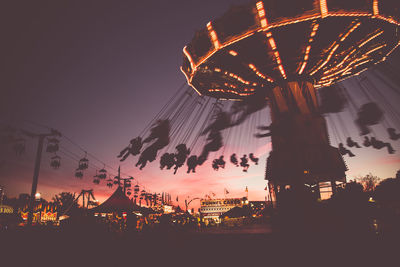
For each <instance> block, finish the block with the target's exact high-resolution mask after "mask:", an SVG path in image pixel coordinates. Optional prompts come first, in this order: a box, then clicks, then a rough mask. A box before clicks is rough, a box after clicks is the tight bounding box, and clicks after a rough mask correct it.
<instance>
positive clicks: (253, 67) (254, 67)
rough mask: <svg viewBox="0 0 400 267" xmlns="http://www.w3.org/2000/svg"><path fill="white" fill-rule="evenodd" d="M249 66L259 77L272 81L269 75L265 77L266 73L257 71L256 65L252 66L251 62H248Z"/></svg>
mask: <svg viewBox="0 0 400 267" xmlns="http://www.w3.org/2000/svg"><path fill="white" fill-rule="evenodd" d="M249 68H250V69H252V70H253V71H254V72H255V73H256V74H257V76H258V77H260V78H262V79H264V80H267V81H269V82H270V83H273V82H274V80H273V79H271V78H270V77H267V76H266V75H264V74H262V73H261V72H259V71H258V69H257V68H256V66H254V65H253V64H249Z"/></svg>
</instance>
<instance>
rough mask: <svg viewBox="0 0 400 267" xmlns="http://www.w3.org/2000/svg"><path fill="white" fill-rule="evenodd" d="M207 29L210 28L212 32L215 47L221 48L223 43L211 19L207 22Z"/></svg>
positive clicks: (210, 32) (209, 31)
mask: <svg viewBox="0 0 400 267" xmlns="http://www.w3.org/2000/svg"><path fill="white" fill-rule="evenodd" d="M207 30H208V33H209V34H210V37H211V41H212V42H213V44H214V48H215V49H219V48H220V47H221V44H220V43H219V41H218V36H217V33H216V32H215V31H214V29H213V27H212V25H211V21H210V22H209V23H207Z"/></svg>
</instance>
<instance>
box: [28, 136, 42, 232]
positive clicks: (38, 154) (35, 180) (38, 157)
mask: <svg viewBox="0 0 400 267" xmlns="http://www.w3.org/2000/svg"><path fill="white" fill-rule="evenodd" d="M44 138H45V136H44V135H39V142H38V148H37V152H36V160H35V170H34V173H33V182H32V190H31V199H30V201H29V213H28V226H32V220H33V207H34V205H35V195H36V189H37V184H38V179H39V170H40V161H41V158H42V150H43V141H44Z"/></svg>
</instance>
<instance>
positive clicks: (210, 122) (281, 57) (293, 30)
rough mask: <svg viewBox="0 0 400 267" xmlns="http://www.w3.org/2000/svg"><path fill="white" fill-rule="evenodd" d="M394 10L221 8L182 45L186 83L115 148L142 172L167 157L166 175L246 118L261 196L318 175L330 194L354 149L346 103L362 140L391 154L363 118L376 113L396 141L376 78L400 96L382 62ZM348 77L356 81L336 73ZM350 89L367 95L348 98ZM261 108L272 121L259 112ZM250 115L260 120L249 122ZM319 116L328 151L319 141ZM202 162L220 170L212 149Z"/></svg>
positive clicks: (269, 2) (393, 44)
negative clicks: (264, 154) (266, 143)
mask: <svg viewBox="0 0 400 267" xmlns="http://www.w3.org/2000/svg"><path fill="white" fill-rule="evenodd" d="M399 13H400V12H399V7H398V5H396V3H395V2H394V1H384V0H373V1H369V0H356V1H341V0H300V1H289V0H280V1H278V0H265V1H258V2H253V3H250V4H247V5H243V6H234V7H232V8H231V9H230V10H229V11H228V12H227V13H225V14H224V15H223V16H222V17H220V18H219V19H216V20H214V21H212V22H209V23H208V24H207V25H206V28H204V29H202V30H199V31H197V32H196V34H195V36H194V38H193V39H192V41H191V42H190V43H189V44H188V45H187V46H185V47H184V49H183V54H184V60H183V64H182V67H181V70H182V72H183V74H184V75H185V77H186V79H187V82H188V84H189V86H190V87H191V89H193V90H192V91H187V90H182V89H181V90H182V92H180V93H177V94H176V95H175V96H174V97H173V98H172V99H171V100H170V101H169V102H168V103H167V104H166V106H164V107H163V109H162V110H161V111H160V112H159V114H157V116H156V117H155V118H154V119H153V120H152V122H151V123H150V124H149V126H147V127H146V128H145V129H144V130H143V131H142V133H141V134H140V135H139V136H138V137H136V138H135V139H132V140H131V142H130V144H129V145H128V146H127V147H126V148H125V149H124V150H122V151H121V154H120V155H118V157H119V158H121V161H124V160H126V159H127V158H128V156H129V155H132V156H135V155H138V156H139V159H138V161H137V163H136V166H139V168H140V169H143V168H144V167H145V166H146V165H147V163H148V162H153V161H155V159H156V157H157V156H158V155H161V156H160V164H161V166H160V168H161V169H164V168H165V169H167V170H169V169H171V168H173V167H174V166H175V167H174V170H175V173H176V171H177V170H178V169H179V168H181V167H182V166H183V163H184V162H185V160H186V164H187V165H188V170H187V173H190V172H195V169H196V166H200V165H203V164H204V163H205V162H206V161H207V160H208V159H209V157H210V153H212V152H218V151H220V149H221V148H222V147H224V142H223V140H224V141H225V144H226V142H227V141H228V140H230V139H232V136H234V135H237V134H240V132H241V131H243V129H240V128H239V127H237V126H239V125H241V126H243V125H244V124H246V123H247V126H251V127H247V128H245V129H244V135H246V136H253V133H254V130H255V129H256V128H257V126H258V128H257V129H258V130H259V131H262V132H259V133H256V134H255V137H259V138H261V137H271V141H272V151H271V152H270V155H269V157H268V160H267V170H266V179H267V180H268V183H269V188H270V191H271V195H274V196H275V195H276V194H277V193H278V192H279V190H281V189H282V188H285V187H286V186H287V185H289V186H293V187H296V186H298V185H301V184H303V185H304V184H305V183H307V184H317V185H318V183H319V182H328V181H329V182H331V184H332V191H333V192H334V191H335V185H336V181H339V182H344V181H345V176H346V175H345V171H346V170H347V167H346V164H345V163H344V161H343V159H342V156H343V155H349V156H355V154H354V153H353V152H352V151H350V150H349V149H347V148H346V147H345V144H346V145H347V146H348V147H349V148H352V149H353V148H354V149H356V148H361V146H360V144H361V142H356V141H354V140H353V139H352V137H351V136H350V132H349V131H348V130H347V127H348V126H346V124H345V123H344V122H343V120H342V119H341V116H340V114H339V113H340V112H342V111H343V109H344V108H345V107H346V108H347V109H348V111H349V112H350V113H351V114H352V116H353V118H354V121H355V124H356V125H357V127H358V128H359V131H360V135H361V136H363V137H364V140H365V141H364V142H363V143H362V144H363V145H364V146H365V147H370V146H371V147H372V148H374V149H382V148H387V151H388V153H389V154H392V153H394V152H395V151H394V149H393V147H392V146H391V144H390V143H389V142H384V141H381V140H379V139H378V138H377V136H376V135H375V133H374V131H373V130H372V128H371V126H372V125H376V124H378V123H380V122H381V121H382V120H383V124H385V125H386V126H387V132H388V135H389V138H390V140H392V141H396V140H398V139H399V138H400V134H399V133H397V132H396V128H394V127H395V126H397V127H398V126H400V120H399V113H398V111H397V110H396V108H395V107H393V105H391V104H390V101H388V100H387V99H385V96H384V94H383V93H382V92H381V88H380V87H381V86H380V85H379V86H378V85H376V83H379V84H381V83H383V84H385V85H386V86H385V87H387V88H389V89H390V90H393V91H394V92H396V93H397V94H399V93H400V92H399V85H400V80H399V78H398V76H396V72H395V70H394V68H393V66H390V63H389V64H387V63H386V62H385V61H386V59H387V58H388V56H389V55H391V54H392V53H393V51H395V49H396V48H397V47H398V46H399V45H400V35H399V26H400V23H399V18H400V15H399ZM378 64H379V65H378ZM367 69H370V71H369V72H368V75H365V73H363V74H362V72H363V71H365V70H367ZM360 74H361V75H360ZM358 75H360V76H358ZM355 76H358V77H359V78H358V79H355V78H353V79H352V81H353V83H354V81H355V82H356V85H354V84H351V85H350V84H349V82H347V81H345V80H346V79H348V78H351V77H355ZM360 77H361V78H360ZM354 87H358V89H359V90H360V91H361V93H363V94H365V95H366V96H367V97H368V102H367V103H364V104H362V105H358V106H357V105H356V104H355V99H358V97H354V96H351V94H352V93H350V92H351V91H353V90H355V89H354ZM378 87H379V88H378ZM317 91H318V92H317ZM193 92H196V93H197V94H195V95H194V93H193ZM397 97H398V95H397ZM223 100H233V101H223ZM378 102H379V103H380V105H378ZM382 103H383V105H382ZM382 106H383V107H384V108H382ZM265 110H268V111H269V112H270V114H271V123H268V124H266V123H267V120H268V119H266V118H265V117H266V116H264V117H261V116H260V115H259V114H262V112H263V111H264V112H265V113H266V111H265ZM256 114H258V115H259V117H258V119H261V120H252V118H254V117H256ZM386 115H387V116H386ZM326 119H328V121H329V122H330V125H329V126H330V128H331V132H333V136H334V137H335V138H336V139H337V142H336V143H337V145H338V147H339V148H335V147H333V146H331V145H330V138H329V135H328V128H327V124H326ZM335 120H337V121H338V122H336V123H338V125H340V128H341V130H342V131H339V130H338V129H337V126H338V125H335V124H336V123H334V121H335ZM389 120H390V121H391V123H392V124H390V123H389ZM250 121H251V123H249V122H250ZM331 124H332V125H331ZM338 127H339V126H338ZM233 130H234V131H235V133H234V134H232V131H233ZM264 131H267V132H264ZM341 133H344V134H345V135H346V136H347V137H346V136H345V137H344V139H342V138H341V137H340V134H341ZM170 139H171V140H170ZM142 140H143V141H142ZM240 141H241V140H238V143H239V144H240ZM151 142H153V143H151ZM241 145H245V144H243V143H242V144H241ZM199 147H201V148H202V149H201V150H200V151H199ZM174 150H175V151H174ZM223 150H225V147H224V148H223ZM224 152H225V151H224ZM214 154H215V153H214ZM239 155H240V154H239ZM249 159H250V160H251V162H252V163H254V164H257V163H258V158H256V157H255V155H254V153H252V154H249V157H247V156H246V155H243V156H242V157H241V158H240V162H239V159H238V155H237V154H236V153H233V154H231V156H230V162H231V163H232V164H233V165H234V166H241V167H243V171H247V169H248V167H249V164H248V162H249ZM288 162H290V168H288V166H287V163H288ZM211 166H212V167H213V169H214V170H218V169H219V168H224V167H225V160H224V158H223V155H222V156H220V157H216V158H214V160H213V161H212V163H211Z"/></svg>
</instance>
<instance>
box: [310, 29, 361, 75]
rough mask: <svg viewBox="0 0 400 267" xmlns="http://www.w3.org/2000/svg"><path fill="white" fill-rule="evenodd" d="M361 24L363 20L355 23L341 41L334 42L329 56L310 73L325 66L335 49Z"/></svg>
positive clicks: (312, 73)
mask: <svg viewBox="0 0 400 267" xmlns="http://www.w3.org/2000/svg"><path fill="white" fill-rule="evenodd" d="M353 23H354V22H353ZM360 25H361V22H357V23H356V24H355V25H353V26H352V27H351V28H350V29H349V30H348V31H347V32H346V33H345V34H343V35H342V37H341V38H340V42H339V43H336V42H334V43H333V44H335V43H336V44H335V45H334V46H333V48H332V50H331V52H330V53H329V54H328V57H327V58H326V59H325V61H323V62H322V64H321V65H319V66H318V67H317V68H316V69H314V70H313V71H312V72H311V73H310V75H314V74H315V73H316V72H317V71H319V70H320V69H321V68H323V67H324V66H325V65H326V64H327V63H328V62H329V61H330V60H331V58H332V55H333V53H335V51H336V50H337V49H338V47H339V45H340V43H341V42H343V41H345V40H346V39H347V37H348V36H349V35H350V34H351V33H352V32H353V31H355V29H357V28H358V27H359V26H360Z"/></svg>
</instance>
